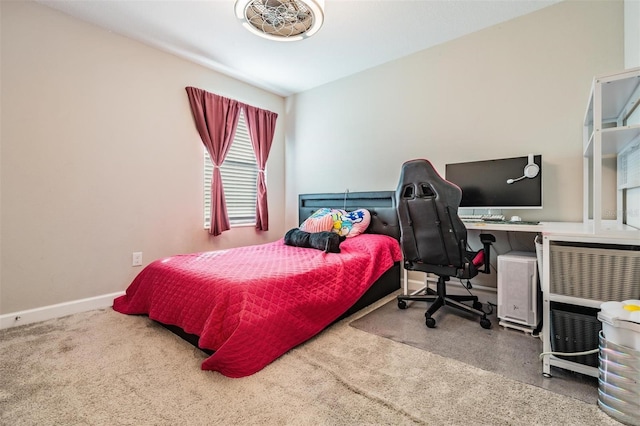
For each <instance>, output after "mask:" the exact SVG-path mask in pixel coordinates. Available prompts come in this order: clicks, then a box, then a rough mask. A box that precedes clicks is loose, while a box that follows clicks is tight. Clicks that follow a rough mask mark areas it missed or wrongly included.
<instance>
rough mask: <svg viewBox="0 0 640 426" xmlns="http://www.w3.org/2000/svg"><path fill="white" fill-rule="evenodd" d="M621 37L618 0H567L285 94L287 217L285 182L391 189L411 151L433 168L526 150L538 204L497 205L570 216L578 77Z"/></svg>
mask: <svg viewBox="0 0 640 426" xmlns="http://www.w3.org/2000/svg"><path fill="white" fill-rule="evenodd" d="M623 44H624V43H623V2H622V1H590V2H582V1H567V2H562V3H559V4H557V5H553V6H550V7H547V8H544V9H542V10H539V11H536V12H533V13H531V14H529V15H525V16H523V17H520V18H518V19H514V20H511V21H508V22H505V23H503V24H500V25H497V26H494V27H491V28H488V29H486V30H483V31H480V32H477V33H473V34H471V35H468V36H465V37H462V38H460V39H457V40H454V41H452V42H449V43H446V44H443V45H441V46H437V47H434V48H431V49H427V50H424V51H421V52H419V53H416V54H414V55H411V56H409V57H406V58H403V59H399V60H396V61H393V62H390V63H387V64H385V65H382V66H379V67H376V68H373V69H370V70H367V71H364V72H361V73H359V74H356V75H353V76H351V77H348V78H345V79H342V80H339V81H336V82H334V83H330V84H327V85H324V86H322V87H319V88H316V89H314V90H310V91H307V92H304V93H301V94H298V95H295V96H291V97H289V98H288V99H287V116H288V120H287V121H288V123H287V133H286V142H285V143H286V155H287V203H288V206H289V208H288V209H287V213H288V216H287V223H289V224H293V223H295V220H296V218H295V210H294V209H293V206H295V203H296V200H297V198H296V197H297V194H299V193H306V192H316V191H329V192H331V191H333V192H341V191H344V190H345V189H346V188H348V189H350V190H351V191H356V190H390V189H395V187H396V185H397V180H398V177H399V172H400V167H401V165H402V163H403V162H404V161H406V160H409V159H412V158H428V159H430V160H431V161H432V162H433V163H434V165H435V166H436V167H437V168H438V169H439V170H440V171H444V166H445V164H446V163H448V162H459V161H473V160H484V159H492V158H505V157H514V156H522V155H527V154H528V153H536V154H542V156H543V161H544V164H543V169H544V204H545V207H544V209H543V210H528V211H520V212H516V211H514V212H509V214H519V215H520V216H522V217H524V218H525V219H533V220H558V221H580V220H582V148H581V147H582V120H583V117H584V113H585V108H586V102H587V99H588V96H589V89H590V86H591V82H592V78H593V76H594V75H597V74H603V73H607V72H614V71H619V70H620V69H622V68H623V66H624V60H623V59H624V46H623ZM610 175H611V174H610ZM613 176H614V175H613ZM479 179H481V177H479ZM612 201H613V203H614V204H613V207H614V210H615V198H612ZM605 207H606V208H609V207H611V206H605Z"/></svg>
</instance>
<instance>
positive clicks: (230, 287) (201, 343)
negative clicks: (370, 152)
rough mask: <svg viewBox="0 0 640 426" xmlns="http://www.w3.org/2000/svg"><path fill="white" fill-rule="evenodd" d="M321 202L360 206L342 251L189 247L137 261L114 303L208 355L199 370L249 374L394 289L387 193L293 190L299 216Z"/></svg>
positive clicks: (395, 263) (394, 247) (392, 213)
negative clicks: (360, 216) (142, 263)
mask: <svg viewBox="0 0 640 426" xmlns="http://www.w3.org/2000/svg"><path fill="white" fill-rule="evenodd" d="M320 208H338V209H344V210H347V211H351V210H357V209H367V210H368V211H369V212H370V214H371V223H370V225H369V226H368V228H367V230H366V232H365V233H363V234H361V235H358V236H356V237H353V238H347V239H346V240H344V241H343V242H342V243H341V245H340V249H341V252H340V253H325V252H323V251H321V250H315V249H309V248H299V247H292V246H290V245H286V244H284V239H283V238H281V239H280V240H278V241H274V242H272V243H266V244H260V245H254V246H247V247H238V248H234V249H228V250H217V251H211V252H203V253H190V254H183V255H176V256H170V257H167V258H164V259H159V260H157V261H155V262H152V263H151V264H149V265H148V266H147V267H145V268H144V269H143V270H142V271H141V272H140V273H139V274H138V276H137V277H136V278H135V279H134V280H133V282H132V283H131V284H130V285H129V287H128V288H127V291H126V294H125V295H123V296H121V297H118V298H116V299H115V300H114V304H113V308H114V310H116V311H118V312H121V313H124V314H130V315H148V317H149V318H150V319H152V320H154V321H157V322H159V323H161V324H162V325H164V326H166V327H167V328H169V329H170V330H171V331H173V332H175V333H176V334H178V335H180V336H181V337H183V338H185V339H186V340H188V341H190V342H191V343H193V344H195V345H196V346H197V347H199V348H201V349H203V350H204V351H205V352H207V353H208V354H210V356H209V357H208V358H206V359H205V360H204V361H203V363H202V369H204V370H215V371H219V372H220V373H222V374H223V375H225V376H228V377H244V376H248V375H251V374H253V373H256V372H257V371H259V370H261V369H262V368H264V367H265V366H266V365H268V364H269V363H270V362H272V361H273V360H275V359H277V358H278V357H279V356H281V355H282V354H284V353H285V352H287V351H288V350H290V349H291V348H293V347H295V346H297V345H299V344H300V343H302V342H304V341H306V340H308V339H310V338H311V337H313V336H314V335H316V334H318V333H319V332H320V331H322V330H323V329H325V328H326V327H328V326H329V325H331V324H332V323H333V322H335V321H337V320H339V319H341V318H344V317H346V316H348V315H351V314H353V313H354V312H356V311H358V310H360V309H362V308H363V307H365V306H367V305H369V304H371V303H373V302H374V301H376V300H378V299H380V298H381V297H384V296H386V295H387V294H389V293H391V292H393V291H395V290H397V289H399V288H400V266H399V265H400V261H401V259H402V252H401V249H400V245H399V244H398V238H399V233H400V231H399V226H398V220H397V214H396V208H395V196H394V193H393V192H391V191H381V192H354V193H344V194H342V193H341V194H303V195H300V196H299V210H298V216H299V220H300V222H302V221H303V220H304V219H306V218H307V217H309V216H310V215H311V214H312V213H314V212H315V211H316V210H318V209H320Z"/></svg>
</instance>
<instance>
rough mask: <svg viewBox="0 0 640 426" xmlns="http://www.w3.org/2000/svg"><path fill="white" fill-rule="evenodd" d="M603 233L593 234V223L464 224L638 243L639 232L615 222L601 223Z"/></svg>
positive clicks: (469, 227) (499, 229)
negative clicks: (625, 240)
mask: <svg viewBox="0 0 640 426" xmlns="http://www.w3.org/2000/svg"><path fill="white" fill-rule="evenodd" d="M603 224H604V232H601V233H598V234H594V232H593V222H587V223H584V222H540V223H539V224H537V225H527V224H518V223H505V222H497V223H496V222H490V221H487V222H465V223H464V226H465V227H466V228H467V229H469V230H478V231H507V232H537V233H540V234H543V235H574V236H583V237H585V238H592V237H595V238H597V239H598V240H601V239H607V238H615V239H618V238H620V239H629V240H636V241H637V242H640V231H639V230H637V229H635V228H632V227H630V226H625V225H622V226H620V225H618V224H617V222H616V221H603Z"/></svg>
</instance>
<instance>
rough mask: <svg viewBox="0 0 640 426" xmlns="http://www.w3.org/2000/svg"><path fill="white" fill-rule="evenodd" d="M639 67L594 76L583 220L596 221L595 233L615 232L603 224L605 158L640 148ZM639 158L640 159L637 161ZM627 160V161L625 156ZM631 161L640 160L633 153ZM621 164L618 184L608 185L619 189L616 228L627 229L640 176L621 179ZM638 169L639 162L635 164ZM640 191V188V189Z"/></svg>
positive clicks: (586, 136) (586, 133) (588, 117)
mask: <svg viewBox="0 0 640 426" xmlns="http://www.w3.org/2000/svg"><path fill="white" fill-rule="evenodd" d="M639 116H640V68H633V69H629V70H626V71H624V72H620V73H616V74H609V75H604V76H599V77H596V78H594V80H593V83H592V85H591V94H590V96H589V102H588V104H587V112H586V114H585V118H584V132H583V156H584V166H583V169H584V176H583V185H584V200H583V203H584V204H583V221H584V222H585V223H586V222H588V221H589V220H593V232H594V233H596V234H598V233H601V232H610V231H615V230H616V229H611V227H604V226H603V218H602V194H603V191H604V190H605V188H604V186H603V179H602V161H603V159H605V158H607V157H619V155H620V154H625V153H626V152H629V151H634V150H638V146H639V145H640V118H639ZM636 157H637V158H638V160H636ZM625 160H627V158H626V156H625ZM631 160H632V161H640V155H634V156H632V158H631ZM620 166H623V165H621V164H620V163H618V167H619V170H618V184H617V187H616V188H615V189H614V188H609V189H610V190H615V191H616V192H617V196H616V200H617V202H616V212H617V214H616V218H617V219H616V221H617V230H620V231H624V229H625V226H624V225H627V224H628V222H629V221H628V220H627V219H628V215H627V212H629V211H634V209H635V215H637V214H638V212H637V211H638V210H640V206H635V205H632V206H629V205H627V204H626V202H627V198H626V196H625V194H626V191H629V190H633V189H634V188H640V179H636V180H635V181H633V182H622V181H621V178H622V177H624V176H621V170H620ZM633 167H635V170H638V168H640V162H638V163H637V164H634V165H633ZM639 191H640V190H639ZM632 219H633V218H632Z"/></svg>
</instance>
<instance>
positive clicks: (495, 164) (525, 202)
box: [445, 155, 542, 209]
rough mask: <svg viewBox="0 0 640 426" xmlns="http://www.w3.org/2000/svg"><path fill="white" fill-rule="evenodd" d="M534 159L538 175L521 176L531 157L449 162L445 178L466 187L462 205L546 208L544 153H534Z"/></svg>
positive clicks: (462, 187)
mask: <svg viewBox="0 0 640 426" xmlns="http://www.w3.org/2000/svg"><path fill="white" fill-rule="evenodd" d="M533 161H534V163H535V164H537V165H538V167H539V173H538V174H537V176H535V177H534V178H528V177H524V178H521V177H522V176H524V174H525V167H526V166H527V164H528V163H529V157H516V158H503V159H498V160H486V161H472V162H468V163H455V164H447V165H446V170H445V178H446V179H447V180H448V181H449V182H453V183H455V184H456V185H458V186H459V187H460V189H462V202H461V203H460V207H464V208H484V209H487V208H495V209H498V208H505V209H509V208H510V209H531V208H542V156H541V155H535V156H533ZM534 169H535V167H534ZM529 170H531V169H529ZM518 178H521V179H518ZM510 179H511V180H513V183H510V184H509V183H507V181H508V180H510Z"/></svg>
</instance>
